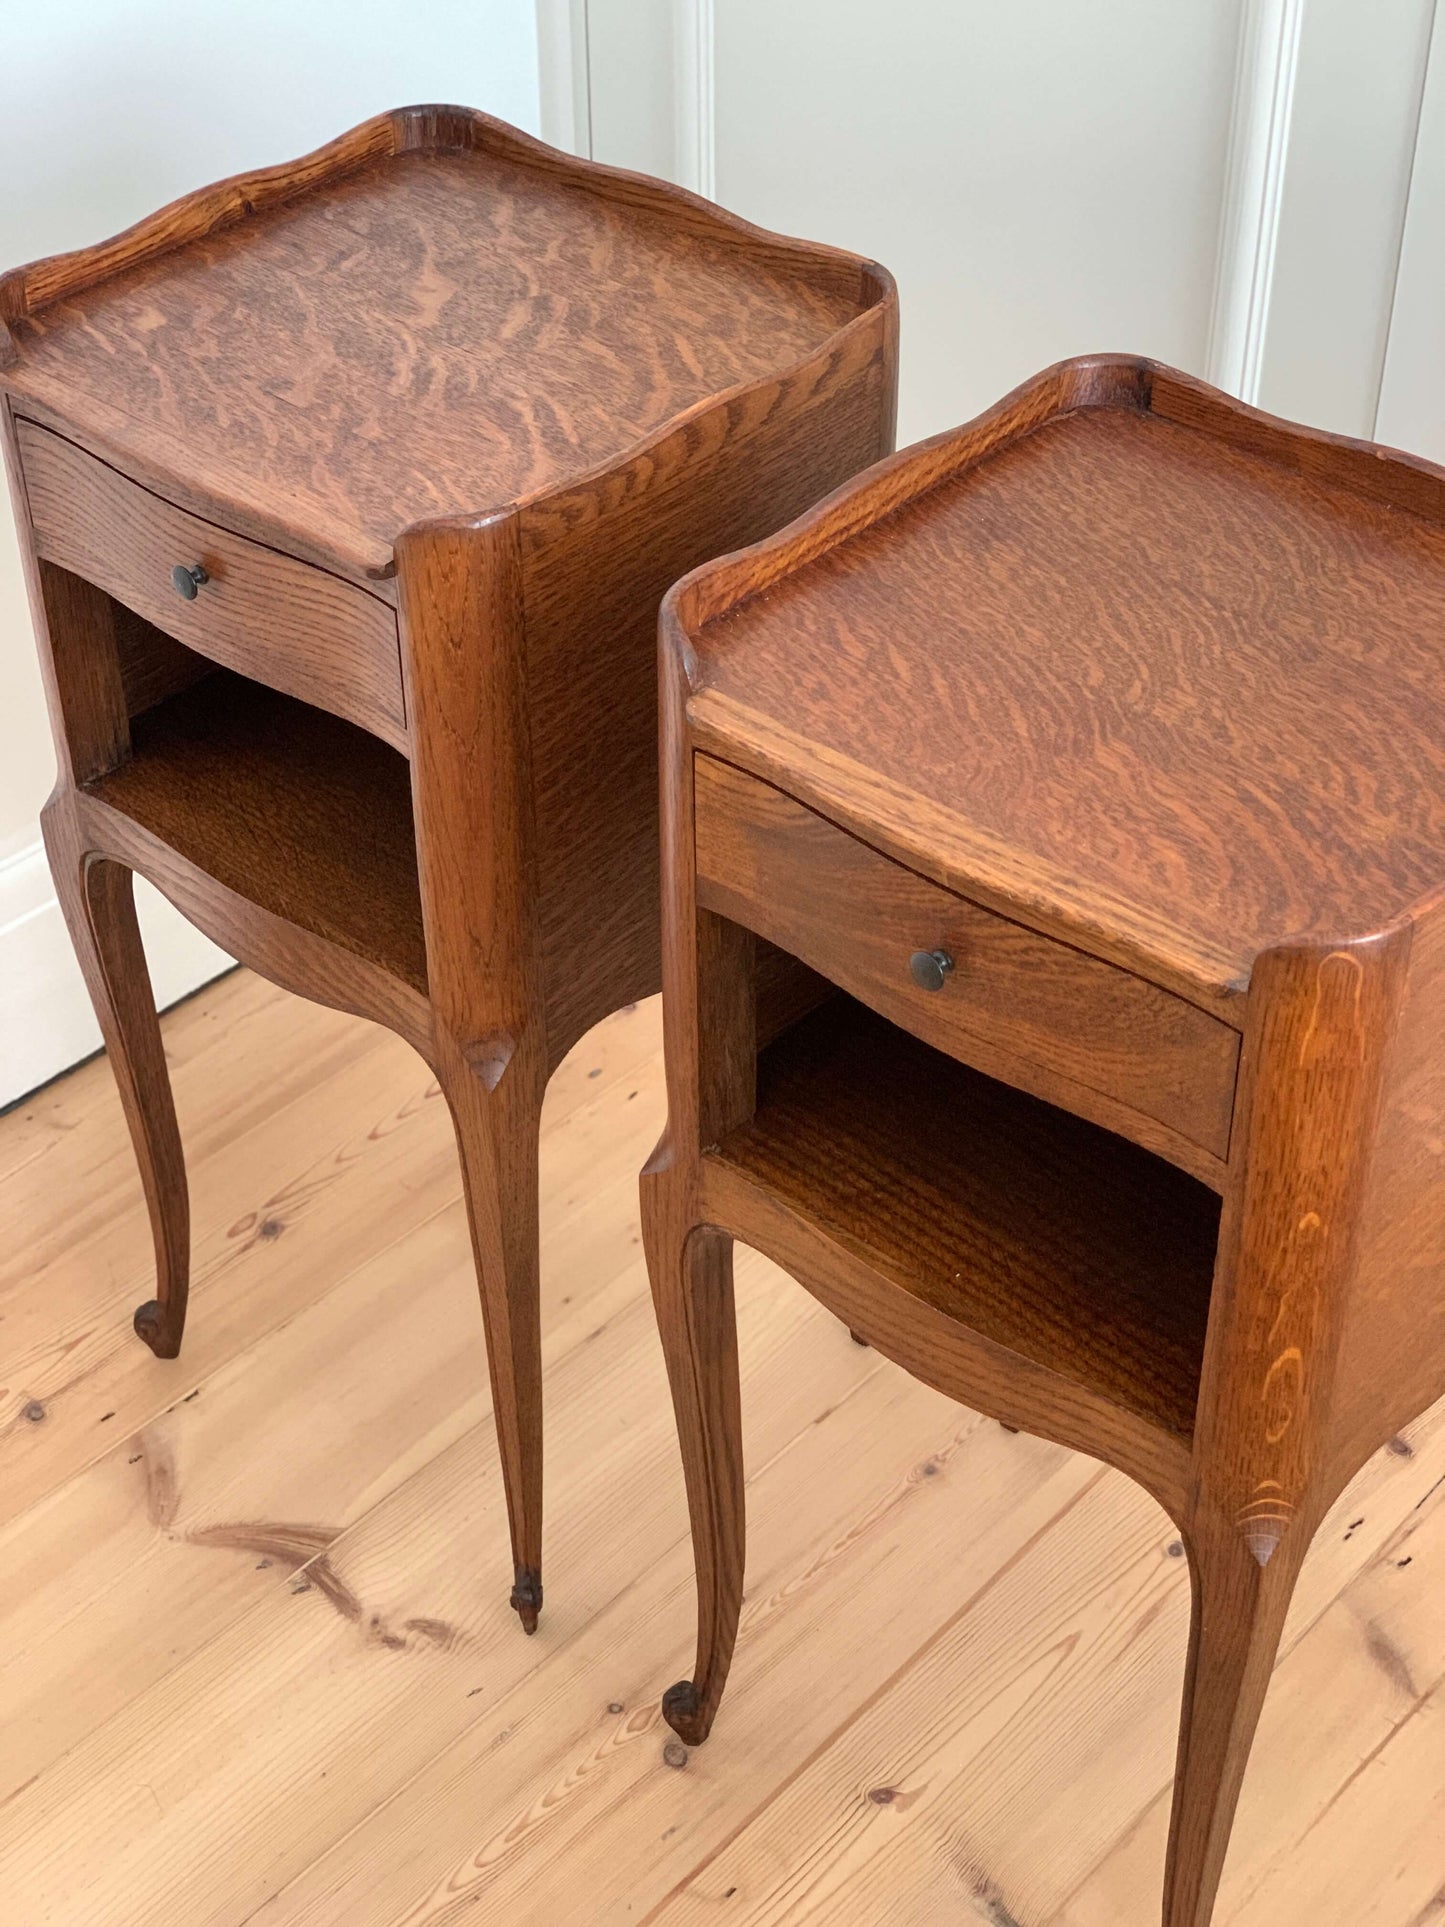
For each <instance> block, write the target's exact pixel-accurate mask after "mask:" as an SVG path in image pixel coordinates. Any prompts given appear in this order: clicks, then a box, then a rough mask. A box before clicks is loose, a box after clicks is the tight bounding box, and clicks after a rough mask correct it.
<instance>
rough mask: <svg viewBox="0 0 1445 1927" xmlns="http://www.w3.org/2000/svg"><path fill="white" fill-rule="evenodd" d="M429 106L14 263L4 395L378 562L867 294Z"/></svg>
mask: <svg viewBox="0 0 1445 1927" xmlns="http://www.w3.org/2000/svg"><path fill="white" fill-rule="evenodd" d="M443 111H444V112H448V113H451V114H453V115H455V116H456V117H457V120H456V123H455V124H453V125H451V126H445V125H443V126H441V127H440V128H439V129H436V130H434V131H436V132H437V133H439V135H440V136H441V137H442V138H443V139H444V140H445V144H444V145H438V146H431V145H423V144H416V145H411V144H400V143H398V142H397V140H396V136H395V131H394V125H393V117H383V118H382V119H380V120H377V121H374V122H371V123H369V124H368V126H367V127H365V128H358V129H356V130H355V131H354V133H353V134H352V135H351V136H350V137H349V145H348V146H347V147H346V148H344V149H339V150H336V151H335V152H334V154H333V158H332V160H331V161H330V162H327V161H326V160H325V158H324V153H323V154H322V155H317V156H312V157H309V158H308V160H307V161H305V162H301V163H298V164H297V168H296V170H295V174H294V178H293V179H292V181H291V182H290V183H287V184H278V185H282V191H281V192H278V193H276V194H274V195H272V196H269V197H266V198H264V199H263V198H261V197H258V196H257V195H256V194H255V193H254V192H253V191H252V190H251V187H250V186H249V184H248V183H246V182H244V181H240V182H237V183H232V184H223V185H222V187H221V188H219V189H213V190H210V191H209V198H207V197H198V200H197V201H196V202H195V203H193V204H192V208H191V211H190V212H189V213H184V212H182V211H180V210H177V211H176V212H175V214H174V215H173V217H172V219H171V220H170V221H169V223H168V224H166V225H165V226H163V228H162V229H161V230H160V231H158V232H154V233H153V234H151V235H150V236H147V237H145V238H144V239H143V240H142V241H141V242H140V243H139V244H138V245H137V244H135V243H133V244H132V245H131V246H130V247H129V248H127V247H125V246H124V245H122V243H123V241H124V237H122V238H121V241H118V242H117V243H114V244H110V245H109V246H107V247H105V248H103V249H100V250H95V251H93V255H92V258H91V260H90V261H89V262H88V263H84V264H77V268H76V269H75V270H73V271H71V272H69V273H67V272H66V271H65V270H64V267H63V264H62V263H39V264H36V265H35V266H34V267H31V268H28V269H21V270H17V271H16V275H15V277H14V278H13V280H7V283H6V284H5V285H4V286H3V287H0V314H3V315H4V316H5V317H6V318H7V319H8V320H9V325H10V331H11V334H12V336H13V339H14V353H13V358H12V361H11V365H10V366H9V368H8V369H7V370H6V371H5V374H4V379H5V381H6V384H7V385H8V386H9V388H10V389H11V392H12V393H13V394H15V395H16V396H17V397H19V398H21V399H22V400H23V402H25V403H30V404H35V405H36V406H39V407H41V408H50V409H54V410H55V411H57V413H58V414H59V415H60V416H61V417H62V418H63V419H64V420H65V421H67V422H68V423H70V424H71V425H72V426H73V427H74V428H75V430H76V431H77V432H79V433H80V434H81V437H82V439H84V440H87V441H91V440H93V442H94V445H95V446H96V448H97V452H99V453H101V454H104V455H109V456H112V457H114V458H116V459H117V460H119V461H120V463H121V466H123V467H125V468H127V470H128V472H132V473H137V472H139V474H140V476H141V479H147V478H148V477H154V478H155V479H156V480H158V481H163V480H164V478H166V477H172V478H174V479H176V480H177V481H179V482H181V483H183V484H184V485H185V486H186V487H187V489H188V490H190V491H192V492H194V493H195V494H196V495H197V496H198V497H200V498H204V499H205V500H207V501H209V502H210V503H212V504H213V505H216V507H217V508H219V510H220V511H221V519H222V520H223V521H224V522H226V523H228V524H229V525H231V526H234V527H236V528H238V529H241V530H243V531H245V532H258V533H262V534H263V536H264V535H266V534H267V532H270V534H271V535H273V536H274V533H275V530H276V526H277V524H278V522H281V523H284V524H285V525H286V526H287V527H289V528H292V529H295V530H299V531H302V532H304V534H305V535H306V537H307V538H308V539H309V540H310V542H311V543H312V544H316V543H317V542H318V538H319V539H320V540H321V541H322V542H324V543H325V544H326V545H327V546H329V547H332V548H333V549H334V553H335V555H336V557H337V558H338V559H339V560H341V559H344V560H346V561H348V562H349V563H350V566H351V567H352V568H359V569H363V570H365V569H374V570H380V571H383V572H386V571H389V567H390V562H391V545H392V543H393V542H394V540H395V538H396V536H397V535H398V534H399V533H400V532H401V530H402V529H403V528H405V527H407V526H408V525H409V524H410V523H412V522H415V521H418V520H421V519H424V518H427V517H434V516H438V515H448V514H456V513H459V512H465V511H477V510H485V509H490V508H502V507H505V506H506V505H507V503H509V502H511V501H514V500H518V499H520V498H522V497H525V496H530V495H534V494H538V493H540V492H543V491H545V490H547V489H549V488H553V487H555V486H557V485H558V484H559V483H561V482H563V481H565V480H567V479H569V478H575V477H578V476H580V475H583V474H586V473H587V472H589V471H591V470H593V469H597V468H601V467H603V466H604V465H610V464H611V463H613V462H615V461H616V460H618V459H619V458H620V457H622V456H623V455H625V454H626V453H628V452H629V451H630V450H631V449H632V447H633V446H634V445H635V444H637V443H639V442H641V441H644V440H645V439H646V438H647V437H649V436H650V435H653V434H655V433H656V432H657V431H658V430H660V429H661V428H663V427H664V426H665V425H666V424H667V423H668V422H669V421H670V420H671V419H672V418H674V417H676V416H678V415H680V414H682V413H684V412H685V411H686V410H688V409H691V408H694V407H696V406H698V405H700V404H706V403H710V402H711V400H712V398H713V397H714V396H716V395H717V394H719V393H722V392H724V391H727V390H730V389H734V388H741V387H745V386H746V385H748V384H750V383H751V382H754V381H756V380H758V379H760V378H765V377H771V376H773V375H775V374H776V373H777V372H778V371H779V370H780V369H782V368H784V367H786V366H788V365H789V364H790V363H793V362H798V361H802V360H804V359H806V358H807V357H808V356H809V355H811V354H812V353H815V352H816V351H817V349H818V348H820V347H821V346H822V345H824V343H826V342H827V341H828V339H829V338H830V337H831V336H832V335H833V334H834V333H835V332H837V330H839V329H840V328H842V327H844V326H845V325H846V324H847V323H849V322H850V321H852V320H854V319H855V317H857V315H858V314H859V313H860V311H862V310H863V309H865V308H867V307H869V306H870V305H872V303H873V302H874V301H875V300H876V299H877V298H878V297H879V296H881V295H883V294H884V293H885V292H886V287H885V284H884V282H883V280H882V278H881V277H878V278H876V280H875V283H874V285H873V286H872V287H871V288H869V289H865V288H864V286H863V282H862V264H860V263H859V262H857V261H856V259H854V258H853V257H851V256H847V255H843V254H837V253H834V252H832V251H830V250H827V249H822V248H816V247H807V246H803V245H801V244H798V245H794V246H789V245H788V244H786V243H783V242H781V241H780V240H779V239H778V237H776V236H764V235H762V234H761V233H760V232H759V231H758V230H756V229H753V228H750V227H749V226H748V225H747V224H746V223H743V222H740V221H736V220H734V219H733V218H732V217H730V216H727V215H725V214H723V213H722V212H721V211H720V210H717V209H712V208H709V207H708V206H707V204H706V203H703V202H700V201H698V200H696V199H695V198H694V197H692V196H689V195H684V194H683V193H682V192H681V191H680V190H676V189H672V190H669V189H666V188H663V187H662V186H661V185H660V184H657V183H642V182H639V181H638V180H637V179H636V177H632V176H627V175H620V174H618V173H616V172H615V171H614V170H607V169H602V168H593V167H591V166H590V165H588V164H586V163H581V162H576V161H572V160H571V159H570V157H569V158H568V159H567V160H566V161H565V162H564V161H563V160H562V158H561V157H559V156H557V155H555V154H554V153H553V152H552V151H551V150H549V149H547V148H545V147H543V146H542V145H541V143H539V142H534V141H530V140H528V139H527V137H526V136H524V135H520V134H517V133H516V132H515V131H514V130H512V129H509V128H505V127H503V126H502V125H501V124H500V123H498V122H495V121H491V120H489V119H488V118H487V117H486V116H484V115H475V114H471V113H467V112H465V111H464V110H460V109H455V110H443ZM413 138H414V133H413ZM157 218H158V219H163V217H157ZM202 512H205V511H204V510H203V511H202ZM282 546H285V544H284V543H282Z"/></svg>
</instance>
